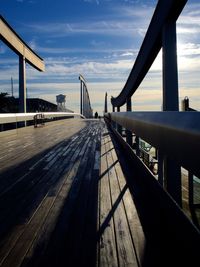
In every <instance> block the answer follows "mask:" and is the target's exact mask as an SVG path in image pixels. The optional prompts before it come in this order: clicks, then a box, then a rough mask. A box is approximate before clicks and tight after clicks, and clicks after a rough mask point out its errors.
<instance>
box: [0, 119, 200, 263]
mask: <svg viewBox="0 0 200 267" xmlns="http://www.w3.org/2000/svg"><path fill="white" fill-rule="evenodd" d="M1 141H2V142H1V148H2V150H1V156H0V157H1V163H3V164H4V165H3V168H1V170H0V174H1V184H0V185H1V191H0V210H1V218H0V237H1V238H0V239H1V242H0V266H2V267H6V266H9V267H32V266H37V267H39V266H50V267H51V266H52V267H53V266H54V267H55V266H59V267H60V266H73V267H74V266H75V267H76V266H101V267H102V266H113V267H116V266H134V267H137V266H153V267H155V266H162V267H163V266H195V265H192V262H193V260H195V255H197V256H198V254H197V251H196V250H198V248H199V247H198V245H199V236H198V235H195V234H196V232H195V231H193V232H190V235H189V236H188V235H187V233H184V236H182V234H183V232H182V227H185V226H186V227H187V225H189V224H190V223H189V221H187V220H186V221H184V220H183V221H182V217H181V216H182V213H180V212H179V211H178V212H177V210H176V208H174V206H173V205H172V202H171V200H169V199H168V197H166V194H165V193H163V191H162V193H160V192H161V191H160V190H161V189H160V188H158V187H157V183H156V181H155V183H153V186H152V185H151V183H150V182H148V181H147V180H146V181H145V179H146V177H145V176H144V174H142V173H141V172H140V168H139V167H138V166H137V164H136V163H135V164H132V163H131V164H130V162H129V161H127V160H126V156H125V154H123V151H122V149H121V148H120V147H119V146H116V143H115V141H114V139H113V137H112V134H111V133H110V132H109V130H108V129H107V127H106V126H105V124H104V123H103V122H100V121H99V120H93V121H84V120H81V121H71V120H66V121H60V122H53V123H50V124H47V125H46V126H45V127H43V128H37V129H34V128H33V127H28V128H26V129H20V130H18V134H17V135H16V134H15V133H13V134H10V135H7V136H6V135H5V134H3V135H1ZM6 149H8V150H9V153H8V154H6ZM37 151H38V154H37ZM119 151H120V153H119ZM16 153H17V154H16ZM138 168H139V169H138ZM144 181H145V183H144ZM171 212H172V213H171ZM180 222H181V224H180ZM173 225H175V228H174V227H173ZM195 238H196V239H195ZM185 240H187V242H185ZM191 240H193V242H194V240H196V241H195V242H196V243H194V244H193V247H194V246H195V245H196V250H194V251H193V250H192V251H191V248H190V247H191V243H190V241H191ZM184 242H185V243H184ZM181 243H182V244H181ZM180 244H181V246H180ZM197 256H196V257H197ZM178 263H180V265H177V264H178ZM189 263H190V264H191V265H188V264H189Z"/></svg>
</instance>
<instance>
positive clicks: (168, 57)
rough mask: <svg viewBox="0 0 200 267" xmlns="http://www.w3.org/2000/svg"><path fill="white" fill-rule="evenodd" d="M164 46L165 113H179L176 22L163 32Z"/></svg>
mask: <svg viewBox="0 0 200 267" xmlns="http://www.w3.org/2000/svg"><path fill="white" fill-rule="evenodd" d="M162 33H163V34H162V46H163V111H177V110H179V104H178V71H177V52H176V22H175V21H168V23H166V24H165V26H164V28H163V32H162Z"/></svg>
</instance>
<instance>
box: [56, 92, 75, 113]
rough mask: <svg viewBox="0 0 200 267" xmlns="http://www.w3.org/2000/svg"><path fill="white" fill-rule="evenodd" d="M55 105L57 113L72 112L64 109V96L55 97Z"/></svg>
mask: <svg viewBox="0 0 200 267" xmlns="http://www.w3.org/2000/svg"><path fill="white" fill-rule="evenodd" d="M56 103H57V108H58V111H61V112H73V111H72V110H70V109H68V108H66V95H62V94H60V95H57V96H56Z"/></svg>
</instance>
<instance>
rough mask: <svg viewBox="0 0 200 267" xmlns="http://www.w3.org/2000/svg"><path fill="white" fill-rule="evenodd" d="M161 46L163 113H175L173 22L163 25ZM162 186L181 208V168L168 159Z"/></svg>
mask: <svg viewBox="0 0 200 267" xmlns="http://www.w3.org/2000/svg"><path fill="white" fill-rule="evenodd" d="M162 46H163V111H177V110H179V104H178V102H179V101H178V71H177V49H176V22H175V21H169V22H167V23H166V24H165V26H164V28H163V31H162ZM169 145H170V144H169ZM164 185H165V187H166V190H167V191H168V192H169V193H170V195H171V196H172V197H173V198H174V199H175V201H176V202H177V203H178V204H179V205H180V206H182V193H181V167H180V166H179V165H177V164H176V163H175V162H174V161H173V160H172V159H170V158H169V157H165V159H164Z"/></svg>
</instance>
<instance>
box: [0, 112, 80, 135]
mask: <svg viewBox="0 0 200 267" xmlns="http://www.w3.org/2000/svg"><path fill="white" fill-rule="evenodd" d="M75 117H77V118H82V119H85V117H84V116H83V115H82V114H79V113H72V112H35V113H3V114H0V126H1V131H3V130H4V129H3V128H4V127H3V125H6V124H15V127H11V129H12V128H17V125H18V124H19V123H22V124H23V125H22V126H25V125H26V122H33V125H35V126H36V124H37V120H38V118H40V120H41V118H42V121H43V122H45V121H51V120H55V119H66V118H75ZM24 122H25V123H24Z"/></svg>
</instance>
